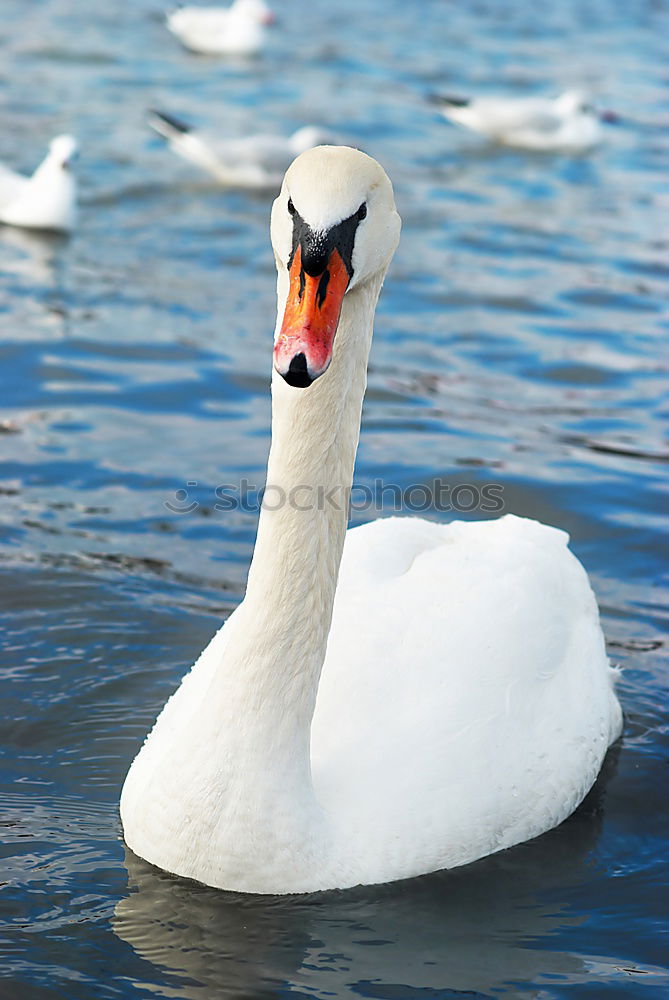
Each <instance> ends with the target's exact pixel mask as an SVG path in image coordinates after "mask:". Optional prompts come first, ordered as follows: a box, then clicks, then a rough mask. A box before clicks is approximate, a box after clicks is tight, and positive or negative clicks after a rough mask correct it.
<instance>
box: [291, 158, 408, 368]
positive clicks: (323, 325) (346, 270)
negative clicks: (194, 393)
mask: <svg viewBox="0 0 669 1000" xmlns="http://www.w3.org/2000/svg"><path fill="white" fill-rule="evenodd" d="M400 226H401V222H400V217H399V215H398V214H397V211H396V209H395V200H394V197H393V188H392V184H391V183H390V180H389V179H388V177H387V175H386V173H385V171H384V170H383V168H382V167H381V166H379V164H378V163H377V162H376V160H373V159H372V158H371V156H367V154H366V153H362V152H360V150H358V149H350V148H349V147H348V146H316V147H315V148H313V149H309V150H307V151H306V152H304V153H302V154H301V155H300V156H298V158H297V159H296V160H295V161H294V162H293V163H292V164H291V166H290V167H289V169H288V171H287V173H286V176H285V178H284V181H283V185H282V188H281V192H280V194H279V196H278V198H277V199H276V201H275V202H274V205H273V207H272V223H271V233H272V245H273V247H274V255H275V258H276V265H277V269H278V270H279V274H280V275H281V274H282V273H283V274H284V275H285V276H286V275H287V277H288V294H287V298H286V302H285V307H284V312H283V317H282V319H281V321H280V323H279V324H278V328H277V335H276V340H275V344H274V367H275V369H276V371H277V372H278V373H279V374H280V375H281V376H283V378H284V379H285V380H286V382H288V384H289V385H292V386H295V387H297V388H306V387H307V386H309V385H311V383H312V382H314V380H315V379H317V378H318V377H319V376H321V375H322V374H323V373H324V372H325V371H326V370H327V368H328V366H329V364H330V361H331V359H332V347H333V343H334V338H335V334H336V332H337V326H338V324H339V316H340V313H341V308H342V305H343V302H344V298H345V296H347V295H350V294H351V292H353V291H354V289H356V288H361V287H363V286H364V285H366V284H367V283H368V282H370V281H372V280H374V279H376V280H377V281H378V283H379V284H380V282H381V280H382V279H383V275H384V274H385V272H386V270H387V268H388V265H389V264H390V261H391V258H392V256H393V254H394V252H395V249H396V247H397V244H398V242H399V235H400ZM279 287H281V281H280V282H279Z"/></svg>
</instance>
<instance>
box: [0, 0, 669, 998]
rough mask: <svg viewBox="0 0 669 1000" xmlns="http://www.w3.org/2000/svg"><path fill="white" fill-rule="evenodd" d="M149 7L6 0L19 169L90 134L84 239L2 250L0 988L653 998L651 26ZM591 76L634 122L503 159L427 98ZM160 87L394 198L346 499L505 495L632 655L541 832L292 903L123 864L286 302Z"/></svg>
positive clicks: (655, 267)
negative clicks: (206, 24) (303, 138)
mask: <svg viewBox="0 0 669 1000" xmlns="http://www.w3.org/2000/svg"><path fill="white" fill-rule="evenodd" d="M160 6H161V5H160V0H155V2H154V0H137V2H135V3H133V4H106V5H93V4H84V3H81V2H79V3H76V2H74V0H50V2H49V0H45V2H39V0H33V2H31V3H25V2H24V0H2V3H1V4H0V8H1V10H2V14H3V17H2V19H1V25H0V36H1V37H0V42H1V44H2V49H3V61H2V66H1V67H0V97H1V111H0V116H1V120H2V130H1V138H0V158H4V159H6V160H8V161H10V162H12V163H14V164H16V165H17V166H23V167H25V168H32V167H33V166H34V165H35V163H36V162H37V161H38V160H39V159H40V158H41V156H42V155H43V151H44V146H45V144H46V140H47V139H48V138H49V137H50V136H51V135H53V134H55V133H56V132H58V131H63V130H72V131H74V132H76V134H77V135H78V136H79V138H80V140H81V143H82V147H83V155H82V159H81V162H80V176H81V182H82V202H83V204H82V212H81V226H80V228H79V230H78V232H77V233H76V234H75V235H74V237H73V238H72V239H71V240H69V241H66V240H58V239H54V238H52V239H49V238H46V237H43V236H39V235H36V234H33V235H31V234H26V233H21V232H18V231H13V230H10V229H1V230H0V280H1V283H2V289H3V294H2V300H1V302H0V379H1V383H2V385H1V396H0V403H1V404H2V406H3V408H4V413H3V415H2V416H3V422H2V424H0V586H1V589H2V625H3V628H4V644H5V645H4V656H3V665H2V677H3V683H2V701H1V703H0V712H1V714H2V740H1V744H0V745H1V746H2V750H3V756H2V764H1V765H0V814H1V821H2V824H3V832H4V837H3V842H4V846H3V848H2V852H3V860H2V863H1V866H0V869H1V872H2V874H1V875H0V879H1V881H2V890H1V892H0V997H2V1000H6V998H7V1000H14V998H18V1000H54V998H67V1000H80V998H81V1000H84V998H85V1000H90V998H95V1000H98V998H108V997H109V998H112V997H113V998H116V997H123V998H125V997H128V998H130V997H132V998H134V997H138V998H139V997H143V998H150V997H165V998H175V1000H176V998H193V1000H205V998H210V997H211V998H214V997H215V998H226V1000H227V998H243V997H244V998H246V997H249V998H250V997H288V996H298V997H306V998H308V997H318V998H323V1000H325V998H329V997H337V998H344V997H346V998H349V997H350V998H353V997H357V998H359V997H364V998H379V1000H405V998H412V1000H414V998H415V1000H431V998H442V997H443V998H445V997H453V996H459V995H463V996H466V997H477V998H478V997H515V996H518V997H526V996H529V997H536V998H542V1000H553V998H562V997H566V996H570V997H581V996H583V997H586V996H587V997H593V998H598V997H601V996H609V995H610V996H621V997H636V996H639V997H648V998H651V997H652V998H655V997H657V998H660V997H666V996H669V972H668V970H667V953H668V951H669V948H668V946H667V938H666V920H665V918H666V904H667V868H666V861H665V854H666V834H667V827H668V823H667V808H666V798H667V749H668V744H669V733H668V730H667V723H666V719H667V706H668V704H669V695H668V692H667V648H666V639H665V636H666V631H665V629H664V627H663V626H664V624H665V622H666V617H667V603H666V590H665V591H664V592H663V590H662V586H663V579H662V578H663V573H664V570H665V568H666V538H667V492H668V491H667V476H666V470H667V464H666V463H667V458H668V457H669V448H668V446H667V442H666V438H665V437H664V436H663V435H664V431H665V430H666V417H667V395H666V393H667V385H668V379H667V368H668V364H667V359H668V350H667V333H668V330H667V309H666V303H667V291H668V289H669V263H668V260H669V258H668V256H667V249H668V243H669V241H668V239H667V222H666V220H667V208H668V207H669V182H668V181H667V173H666V170H667V164H668V163H669V157H668V154H669V139H668V134H667V123H668V122H669V97H668V91H667V82H668V80H669V76H668V74H667V60H666V56H667V45H666V39H667V37H669V11H668V8H667V4H666V3H665V2H662V0H656V2H643V0H638V2H636V3H630V4H622V3H618V2H616V0H598V2H594V3H585V2H584V3H582V4H578V3H576V2H575V0H566V2H563V3H561V4H559V5H558V4H555V5H549V7H548V9H539V8H538V7H536V5H529V4H526V3H524V2H522V0H511V2H509V3H499V4H493V3H485V2H480V3H479V2H476V3H469V2H465V0H452V2H448V3H446V2H444V3H439V2H436V0H435V2H424V3H411V4H409V3H405V2H400V0H368V2H366V3H353V2H352V0H341V2H339V3H338V4H336V5H331V4H330V5H328V4H326V3H323V2H318V3H314V4H308V5H307V4H304V5H303V4H298V3H296V2H286V3H285V4H284V5H281V6H280V7H279V2H278V0H277V7H279V15H280V20H279V23H278V24H277V26H276V27H275V29H274V30H273V34H272V37H271V41H270V45H269V48H268V50H267V52H266V53H265V54H264V55H263V56H262V57H261V58H259V59H257V60H254V61H251V62H250V63H237V64H235V63H224V62H221V61H218V60H215V59H203V58H197V57H195V56H192V55H189V54H188V53H186V52H183V51H182V50H181V49H180V48H179V47H178V46H177V45H176V44H175V43H174V41H173V39H171V37H170V36H169V35H168V34H167V32H166V31H165V29H164V27H163V25H162V23H161V18H160ZM575 83H576V84H584V85H586V86H587V87H588V88H589V89H590V90H591V92H592V93H593V94H594V97H595V98H596V99H597V100H599V102H600V103H601V104H602V105H604V106H606V107H611V108H615V109H616V110H617V111H618V112H619V114H620V116H621V118H620V121H619V123H618V125H617V126H615V127H614V126H612V127H611V129H610V131H609V132H608V134H607V142H606V144H605V145H604V146H603V147H602V148H601V149H599V150H597V151H595V152H594V153H592V154H591V155H589V156H587V157H582V158H576V159H570V158H566V157H561V156H533V155H526V154H523V153H518V152H512V151H504V150H499V149H492V148H490V147H488V146H487V145H486V144H485V143H482V142H481V141H479V140H478V139H477V138H476V137H475V136H473V135H470V134H468V133H465V132H463V131H460V130H457V129H456V128H454V127H452V126H449V125H447V124H446V123H445V122H443V121H442V120H441V119H439V118H438V117H437V116H436V115H435V113H434V110H433V108H432V107H431V106H430V105H429V104H428V103H427V102H426V101H425V100H424V97H425V95H426V94H427V93H429V92H430V91H431V90H435V89H440V88H443V89H447V90H449V91H455V92H458V91H463V90H464V91H467V90H474V91H479V92H483V91H486V90H501V91H506V92H511V93H519V94H523V93H534V92H550V91H551V90H559V89H560V88H561V87H562V86H568V85H573V84H575ZM151 105H155V106H158V107H162V108H165V109H167V110H171V111H173V112H174V113H177V114H181V115H182V116H183V117H185V118H190V119H192V120H194V121H196V122H198V123H199V124H203V125H205V124H208V125H211V126H213V127H215V128H219V129H220V130H221V131H222V132H229V133H231V134H240V133H242V132H243V131H244V130H246V129H254V128H259V127H260V128H275V129H278V130H287V129H292V128H295V127H297V126H299V125H301V124H305V123H308V122H311V121H317V122H320V123H322V124H325V125H327V126H329V127H330V128H331V129H333V130H335V131H336V132H337V133H338V134H339V135H340V136H341V137H342V139H349V140H350V141H351V142H353V143H357V144H360V145H362V146H364V148H366V149H367V150H368V151H369V152H370V153H372V154H373V155H375V156H377V157H378V158H379V159H380V160H381V161H382V163H383V164H384V166H385V167H386V169H387V170H388V172H389V173H390V175H391V177H392V178H393V180H394V182H395V186H396V193H397V201H398V206H399V209H400V212H401V214H402V216H403V219H404V230H403V237H402V243H401V246H400V249H399V251H398V253H397V256H396V259H395V262H394V264H393V266H392V269H391V274H390V276H389V279H388V282H387V285H386V287H385V289H384V291H383V295H382V299H381V303H380V307H379V315H378V323H377V333H376V339H375V343H374V347H373V351H372V358H371V369H370V384H369V392H368V395H367V400H366V404H365V411H364V422H363V429H362V440H361V448H360V453H359V461H358V467H357V482H358V483H359V484H360V485H361V486H363V487H364V486H366V487H373V485H374V483H375V481H376V480H377V479H380V480H382V481H383V482H384V483H391V484H397V486H398V487H400V488H401V489H403V490H406V489H408V488H409V487H411V486H416V485H423V486H428V487H434V485H435V482H437V481H442V482H443V483H446V484H448V485H449V486H451V487H454V486H457V485H458V484H471V485H473V486H475V487H477V488H478V489H482V488H483V487H484V486H486V485H490V484H497V485H499V486H501V487H502V488H503V493H502V496H503V503H504V509H506V510H512V511H514V512H516V513H519V514H525V515H530V516H533V517H537V518H540V519H542V520H546V521H548V522H550V523H553V524H556V525H559V526H560V527H563V528H565V529H567V530H568V531H569V532H570V534H571V536H572V544H573V548H574V550H575V551H576V552H577V554H578V555H579V556H580V558H581V559H582V560H583V561H584V563H585V565H586V567H587V569H588V571H589V573H590V575H591V579H592V582H593V586H594V587H595V590H596V592H597V596H598V598H599V601H600V604H601V607H602V614H603V623H604V628H605V631H606V635H607V639H608V640H609V643H610V652H611V656H612V659H613V660H614V661H615V662H617V663H619V664H621V665H622V666H623V667H624V673H623V678H622V682H621V697H622V700H623V704H624V708H625V715H626V727H625V735H624V738H623V740H622V742H621V744H620V745H619V746H618V747H617V748H616V749H615V751H614V752H613V753H612V754H611V755H610V756H609V759H608V761H607V766H606V768H605V773H604V775H603V777H602V779H601V780H600V781H599V783H598V785H597V786H596V788H595V789H594V791H593V793H592V794H591V795H590V797H589V798H588V800H587V802H586V803H585V804H584V806H583V807H582V808H581V809H580V810H579V811H578V813H577V814H576V815H575V816H574V817H572V818H571V819H570V820H569V821H568V822H566V823H565V824H563V826H562V827H560V828H559V829H557V830H555V831H553V832H551V833H550V834H548V835H546V836H544V837H542V838H540V839H539V840H537V841H535V842H533V843H530V844H526V845H523V846H520V847H518V848H515V849H513V850H511V851H507V852H504V853H503V854H501V855H499V856H496V857H493V858H489V859H487V860H485V861H483V862H480V863H478V864H476V865H473V866H470V867H469V868H467V869H462V870H459V871H455V872H451V873H439V874H436V875H432V876H427V877H425V878H422V879H416V880H413V881H411V882H408V883H403V884H398V885H393V886H386V887H381V888H371V889H361V890H354V891H350V892H346V893H328V894H324V895H321V896H317V897H302V898H293V899H291V898H287V899H280V898H279V899H265V898H250V897H247V898H244V897H240V896H236V895H232V894H226V893H221V892H215V891H211V890H208V889H206V888H203V887H198V886H195V885H193V884H189V883H185V882H182V881H179V880H176V879H172V878H170V877H167V876H164V875H161V874H160V873H158V872H156V871H155V870H153V869H150V868H149V867H148V866H146V865H144V864H143V863H141V862H138V861H137V860H136V859H133V858H130V857H126V856H125V852H124V847H123V844H122V841H121V839H120V827H119V820H118V813H117V802H118V796H119V791H120V787H121V783H122V781H123V777H124V775H125V772H126V770H127V767H128V765H129V762H130V761H131V760H132V758H133V756H134V755H135V753H136V751H137V749H138V747H139V745H140V742H141V740H142V738H143V736H144V735H145V733H146V731H147V730H148V728H149V726H150V725H151V723H152V721H153V719H154V717H155V715H156V713H157V711H158V709H159V708H160V707H161V705H162V704H163V702H164V700H165V699H166V697H167V696H168V695H169V694H170V692H171V691H172V690H173V689H174V687H175V686H176V684H177V682H178V679H179V678H180V676H181V675H182V673H183V672H184V671H185V669H186V668H187V667H188V666H189V665H190V664H191V662H192V661H193V659H194V658H195V656H196V655H197V653H198V652H199V651H200V650H201V649H202V647H203V646H204V645H205V643H206V642H207V640H208V639H209V637H210V636H211V634H212V633H213V631H214V630H215V629H216V628H217V626H218V624H219V622H220V620H221V619H222V618H223V617H225V616H226V615H227V614H228V613H229V611H230V610H231V608H233V607H234V606H235V604H236V603H237V602H238V600H239V599H240V596H241V593H242V592H243V585H244V580H245V575H246V570H247V566H248V562H249V558H250V555H251V550H252V545H253V538H254V530H255V523H256V514H255V511H254V510H253V509H239V510H235V511H232V512H230V511H228V512H221V511H217V510H216V509H215V507H214V504H215V502H216V496H215V490H216V488H217V487H218V486H221V485H223V484H230V485H235V484H239V483H240V481H241V480H244V479H245V480H247V481H248V482H249V483H250V484H251V485H254V486H256V487H257V486H259V485H261V484H262V481H263V473H264V464H265V461H266V456H267V448H268V431H269V399H268V373H269V367H270V344H271V334H272V330H273V325H274V308H275V305H274V264H273V260H272V255H271V251H270V247H269V242H268V236H267V228H268V209H269V200H270V199H269V197H265V196H261V195H253V196H249V195H246V194H243V193H236V192H225V191H221V190H219V189H217V188H216V187H215V186H214V185H213V184H210V183H209V182H208V181H207V179H206V178H204V177H201V176H200V175H199V174H197V172H196V171H195V170H194V169H191V168H189V167H188V166H187V165H186V164H182V163H180V162H179V161H178V160H177V159H176V158H175V157H174V156H172V155H170V154H169V153H168V152H167V151H166V150H165V149H164V148H163V147H162V145H161V144H160V143H159V142H158V141H157V140H154V139H153V138H152V137H151V136H150V134H149V133H148V131H147V129H146V127H145V124H144V121H143V114H144V110H145V109H146V108H147V107H149V106H151ZM188 483H190V484H194V485H188V486H187V484H188ZM179 490H187V494H188V495H187V497H186V498H185V499H184V494H183V493H178V491H179ZM358 496H359V498H362V496H363V493H362V490H360V491H359V494H358ZM419 496H420V494H414V497H419ZM461 498H462V499H463V501H464V504H465V505H466V504H467V503H468V498H467V495H466V494H461ZM168 501H169V502H170V503H171V504H172V506H175V505H176V506H179V505H181V506H182V507H188V506H189V505H191V504H195V505H196V506H195V509H194V510H192V511H191V513H183V514H179V513H174V512H173V511H170V510H169V509H168V508H167V507H166V506H165V504H166V502H168ZM360 506H361V504H360ZM249 507H250V508H252V505H247V508H249ZM386 510H387V507H386ZM373 515H374V511H369V510H357V511H356V512H355V515H354V517H355V519H356V520H365V519H368V518H369V517H370V516H373ZM430 516H433V517H436V518H440V519H450V518H451V517H453V516H454V515H453V513H452V512H449V511H436V510H432V511H431V512H430ZM467 516H481V515H480V512H476V511H474V512H472V514H471V515H467ZM663 549H664V551H663ZM663 593H664V599H663Z"/></svg>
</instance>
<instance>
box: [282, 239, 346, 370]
mask: <svg viewBox="0 0 669 1000" xmlns="http://www.w3.org/2000/svg"><path fill="white" fill-rule="evenodd" d="M289 274H290V285H289V289H288V298H287V300H286V309H285V312H284V314H283V323H282V324H281V330H280V331H279V335H278V337H277V339H276V343H275V344H274V367H275V369H276V370H277V372H278V373H279V375H281V376H282V377H283V378H284V379H285V380H286V382H287V383H288V385H292V386H296V387H297V388H300V389H304V388H306V387H307V386H309V385H311V383H312V382H313V381H315V379H317V378H318V377H319V376H320V375H322V374H323V373H324V372H325V371H326V370H327V368H328V365H329V364H330V361H331V360H332V345H333V343H334V337H335V333H336V332H337V324H338V323H339V314H340V312H341V304H342V302H343V300H344V294H345V292H346V289H347V288H348V284H349V281H350V275H349V272H348V270H347V268H346V265H345V263H344V261H343V259H342V257H341V254H340V253H339V250H337V248H336V247H335V248H334V249H333V250H332V253H331V254H330V256H329V258H328V260H327V263H326V266H325V269H324V270H323V271H322V273H321V274H317V275H315V276H312V275H310V274H308V273H307V272H306V270H305V269H304V268H303V267H302V247H301V246H300V245H299V244H298V246H297V248H296V250H295V254H294V256H293V261H292V264H291V266H290V272H289Z"/></svg>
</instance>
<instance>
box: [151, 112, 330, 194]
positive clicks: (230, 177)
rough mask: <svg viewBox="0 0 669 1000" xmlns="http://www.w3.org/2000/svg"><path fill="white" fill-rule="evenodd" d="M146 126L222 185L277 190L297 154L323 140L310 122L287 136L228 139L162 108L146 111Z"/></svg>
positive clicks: (320, 132)
mask: <svg viewBox="0 0 669 1000" xmlns="http://www.w3.org/2000/svg"><path fill="white" fill-rule="evenodd" d="M149 125H150V126H151V128H152V129H154V131H156V132H157V133H158V134H159V135H162V136H163V138H164V139H167V142H168V143H169V146H170V149H173V150H174V152H175V153H177V154H178V155H179V156H181V157H183V159H184V160H188V161H189V162H190V163H194V164H195V165H196V166H198V167H200V169H202V170H205V171H206V172H207V173H209V174H211V175H212V177H215V178H216V180H217V181H218V182H219V183H220V184H223V185H225V186H226V187H238V188H255V189H266V188H274V189H277V188H278V187H280V185H281V181H282V179H283V175H284V173H285V172H286V169H287V167H288V166H289V165H290V163H291V161H292V160H294V159H295V157H296V156H297V155H298V154H299V153H303V152H304V151H305V150H307V149H311V147H312V146H317V145H319V144H320V143H322V142H325V141H326V135H325V132H324V131H323V129H319V128H317V127H316V126H314V125H304V126H303V127H302V128H299V129H298V130H297V131H296V132H293V134H292V135H289V136H283V135H272V134H264V133H259V134H257V135H246V136H243V137H242V138H239V139H231V138H229V137H228V138H226V137H224V136H218V135H214V134H213V133H207V132H201V131H199V130H197V129H192V128H191V127H190V125H187V124H186V123H185V122H182V121H180V120H179V119H178V118H175V117H174V116H173V115H170V114H165V112H164V111H150V112H149Z"/></svg>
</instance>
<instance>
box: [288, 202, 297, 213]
mask: <svg viewBox="0 0 669 1000" xmlns="http://www.w3.org/2000/svg"><path fill="white" fill-rule="evenodd" d="M288 214H289V215H295V206H294V205H293V199H292V198H289V199H288Z"/></svg>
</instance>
